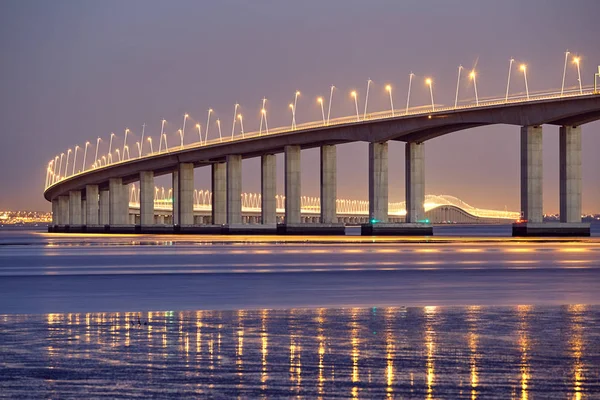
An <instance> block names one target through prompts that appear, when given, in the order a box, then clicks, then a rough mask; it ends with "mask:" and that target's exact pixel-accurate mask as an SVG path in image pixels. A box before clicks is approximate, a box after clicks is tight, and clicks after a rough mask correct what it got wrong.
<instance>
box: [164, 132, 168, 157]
mask: <svg viewBox="0 0 600 400" xmlns="http://www.w3.org/2000/svg"><path fill="white" fill-rule="evenodd" d="M163 140H164V141H165V151H166V152H167V153H168V152H169V145H168V144H167V134H166V133H163Z"/></svg>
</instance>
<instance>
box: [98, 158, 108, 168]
mask: <svg viewBox="0 0 600 400" xmlns="http://www.w3.org/2000/svg"><path fill="white" fill-rule="evenodd" d="M102 161H104V166H105V167H106V166H107V165H108V159H107V158H106V156H102ZM100 164H102V163H100Z"/></svg>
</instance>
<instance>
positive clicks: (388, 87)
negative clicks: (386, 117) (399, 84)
mask: <svg viewBox="0 0 600 400" xmlns="http://www.w3.org/2000/svg"><path fill="white" fill-rule="evenodd" d="M385 90H386V91H387V92H388V93H389V94H390V109H391V110H392V117H393V116H394V100H393V99H392V85H386V86H385Z"/></svg>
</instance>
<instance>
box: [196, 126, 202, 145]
mask: <svg viewBox="0 0 600 400" xmlns="http://www.w3.org/2000/svg"><path fill="white" fill-rule="evenodd" d="M196 129H198V140H199V141H200V144H202V130H201V129H200V124H196Z"/></svg>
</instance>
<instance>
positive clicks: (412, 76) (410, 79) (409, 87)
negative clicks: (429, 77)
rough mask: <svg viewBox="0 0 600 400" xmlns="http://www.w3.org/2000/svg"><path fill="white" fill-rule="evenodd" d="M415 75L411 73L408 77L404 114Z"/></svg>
mask: <svg viewBox="0 0 600 400" xmlns="http://www.w3.org/2000/svg"><path fill="white" fill-rule="evenodd" d="M414 76H415V74H413V73H412V72H411V73H410V74H409V75H408V96H407V97H406V114H408V105H409V103H410V89H411V87H412V80H413V78H414Z"/></svg>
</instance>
